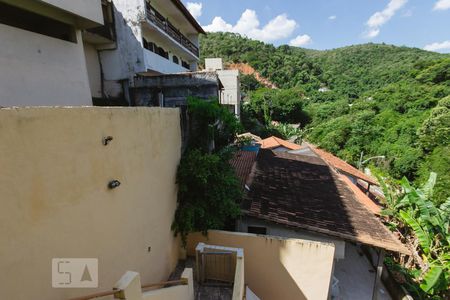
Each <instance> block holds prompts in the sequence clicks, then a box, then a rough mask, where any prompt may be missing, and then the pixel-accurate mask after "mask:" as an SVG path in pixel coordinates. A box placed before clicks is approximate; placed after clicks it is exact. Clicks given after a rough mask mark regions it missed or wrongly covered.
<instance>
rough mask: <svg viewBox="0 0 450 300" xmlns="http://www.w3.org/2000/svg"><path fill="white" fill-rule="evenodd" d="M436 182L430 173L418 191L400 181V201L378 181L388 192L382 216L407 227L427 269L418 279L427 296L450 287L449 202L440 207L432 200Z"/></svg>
mask: <svg viewBox="0 0 450 300" xmlns="http://www.w3.org/2000/svg"><path fill="white" fill-rule="evenodd" d="M436 178H437V175H436V173H431V174H430V177H429V179H428V181H427V182H426V183H425V184H424V185H423V186H422V187H420V188H415V187H413V186H412V185H411V184H410V183H409V181H408V180H407V179H406V178H403V179H402V181H401V187H402V195H401V196H400V197H398V196H397V195H396V194H394V193H393V192H392V191H389V190H388V187H387V185H386V184H385V183H384V182H383V181H382V180H380V182H381V185H382V187H383V189H386V191H387V192H385V195H386V206H387V208H386V209H385V214H388V215H390V216H392V217H394V218H397V219H398V220H399V221H401V222H402V223H403V224H405V225H407V227H409V228H410V231H412V232H413V234H414V235H415V237H416V238H417V240H418V242H419V246H420V251H421V252H422V253H423V257H424V260H425V261H426V262H427V264H428V268H427V269H426V270H422V272H421V273H420V275H419V276H418V278H417V279H418V280H420V282H421V283H420V288H421V289H422V290H423V291H424V292H425V293H427V294H430V295H433V294H436V293H439V292H442V291H447V290H448V289H449V285H450V233H449V226H450V198H449V199H447V201H445V202H444V203H443V204H441V205H440V206H439V207H438V206H436V205H435V203H434V202H433V201H432V200H431V197H432V195H433V187H434V185H435V183H436Z"/></svg>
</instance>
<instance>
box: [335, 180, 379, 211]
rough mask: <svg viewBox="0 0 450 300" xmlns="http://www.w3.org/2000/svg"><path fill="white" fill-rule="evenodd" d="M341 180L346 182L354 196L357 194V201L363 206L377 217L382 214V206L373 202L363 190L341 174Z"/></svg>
mask: <svg viewBox="0 0 450 300" xmlns="http://www.w3.org/2000/svg"><path fill="white" fill-rule="evenodd" d="M339 176H340V177H341V180H342V181H344V182H345V183H346V184H347V186H348V187H349V188H350V189H351V190H352V192H353V194H355V197H356V199H357V200H358V201H359V202H360V203H361V204H363V205H364V206H365V207H366V208H367V209H368V210H370V211H371V212H373V213H374V214H376V215H380V214H381V206H379V205H378V204H376V203H375V202H373V200H372V199H370V198H369V197H368V196H367V195H366V194H364V192H363V191H361V189H360V188H359V187H358V186H356V185H355V184H354V183H353V182H352V181H351V180H350V179H349V178H348V177H347V176H345V175H343V174H339Z"/></svg>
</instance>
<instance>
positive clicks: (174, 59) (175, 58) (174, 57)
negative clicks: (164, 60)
mask: <svg viewBox="0 0 450 300" xmlns="http://www.w3.org/2000/svg"><path fill="white" fill-rule="evenodd" d="M172 59H173V62H174V63H176V64H177V65H179V64H180V61H179V60H178V57H176V56H175V55H174V56H173V58H172Z"/></svg>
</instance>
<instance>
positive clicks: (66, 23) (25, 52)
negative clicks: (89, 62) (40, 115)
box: [0, 0, 103, 106]
mask: <svg viewBox="0 0 450 300" xmlns="http://www.w3.org/2000/svg"><path fill="white" fill-rule="evenodd" d="M102 24H103V16H102V8H101V4H100V0H81V1H71V0H42V1H35V0H15V1H12V0H2V1H0V39H1V41H2V42H1V47H0V69H1V72H0V106H52V105H77V106H79V105H92V100H91V93H90V87H89V79H88V75H87V68H86V63H85V55H84V49H83V37H82V30H85V29H88V28H92V27H98V26H100V25H102Z"/></svg>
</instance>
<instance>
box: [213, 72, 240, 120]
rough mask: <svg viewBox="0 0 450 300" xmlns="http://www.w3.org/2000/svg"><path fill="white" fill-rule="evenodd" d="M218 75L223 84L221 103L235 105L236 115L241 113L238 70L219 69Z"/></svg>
mask: <svg viewBox="0 0 450 300" xmlns="http://www.w3.org/2000/svg"><path fill="white" fill-rule="evenodd" d="M217 75H218V76H219V79H220V81H221V82H222V85H223V87H224V88H223V91H222V93H221V95H220V103H221V104H227V105H233V106H234V113H235V115H237V116H239V115H240V107H241V87H240V80H239V71H238V70H218V71H217Z"/></svg>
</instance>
